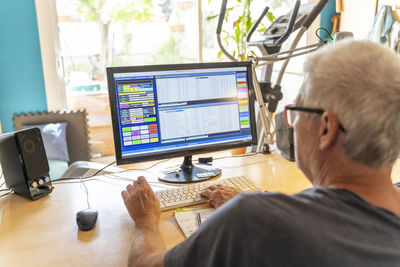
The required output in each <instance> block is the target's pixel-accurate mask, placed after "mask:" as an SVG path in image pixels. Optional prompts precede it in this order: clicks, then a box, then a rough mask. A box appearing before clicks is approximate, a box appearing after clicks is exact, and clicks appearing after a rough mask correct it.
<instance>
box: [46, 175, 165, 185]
mask: <svg viewBox="0 0 400 267" xmlns="http://www.w3.org/2000/svg"><path fill="white" fill-rule="evenodd" d="M102 178H108V179H112V180H122V181H129V182H134V181H136V179H129V178H125V177H118V176H113V175H112V174H103V175H102V177H101V178H98V177H91V178H87V179H85V181H92V180H98V181H102V182H103V181H104V180H103V179H102ZM71 180H72V179H70V180H68V181H61V182H60V183H59V182H58V181H54V182H53V184H76V183H80V181H71ZM148 183H149V184H150V185H151V186H157V187H162V188H169V186H168V185H163V184H160V183H158V182H149V181H148Z"/></svg>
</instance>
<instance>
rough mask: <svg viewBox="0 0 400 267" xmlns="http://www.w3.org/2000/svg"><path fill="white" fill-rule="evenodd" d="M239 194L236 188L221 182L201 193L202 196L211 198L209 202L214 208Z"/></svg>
mask: <svg viewBox="0 0 400 267" xmlns="http://www.w3.org/2000/svg"><path fill="white" fill-rule="evenodd" d="M239 194H240V193H239V192H238V191H237V190H236V189H235V188H233V187H229V186H223V185H220V184H218V185H212V186H209V187H207V188H206V189H205V190H204V191H203V192H201V193H200V195H201V196H203V197H206V198H208V199H209V201H208V203H209V204H210V205H211V206H212V207H214V208H218V207H220V206H221V205H222V204H224V203H225V202H227V201H228V200H229V199H231V198H233V197H235V196H237V195H239Z"/></svg>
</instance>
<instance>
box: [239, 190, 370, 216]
mask: <svg viewBox="0 0 400 267" xmlns="http://www.w3.org/2000/svg"><path fill="white" fill-rule="evenodd" d="M354 203H355V204H354ZM364 204H365V202H364V201H363V200H362V199H360V198H359V197H357V196H356V195H355V194H352V193H351V192H348V191H347V190H336V189H328V188H310V189H307V190H304V191H302V192H300V193H297V194H293V195H286V194H283V193H274V192H257V193H244V194H241V195H240V196H239V197H238V198H237V199H235V201H234V202H233V203H232V210H236V208H237V210H240V211H241V214H243V215H244V214H245V215H246V216H262V217H265V218H266V219H267V218H271V216H272V217H273V218H280V219H284V218H287V217H289V216H290V217H293V216H296V218H297V219H298V220H300V219H301V218H305V217H308V218H309V217H310V216H313V215H318V216H320V215H321V214H323V213H336V212H344V213H346V211H347V212H348V213H352V212H353V211H352V209H354V206H360V205H364ZM275 221H276V220H275Z"/></svg>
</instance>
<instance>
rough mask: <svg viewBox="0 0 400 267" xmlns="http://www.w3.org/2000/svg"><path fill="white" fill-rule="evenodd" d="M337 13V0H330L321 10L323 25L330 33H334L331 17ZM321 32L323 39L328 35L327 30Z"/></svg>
mask: <svg viewBox="0 0 400 267" xmlns="http://www.w3.org/2000/svg"><path fill="white" fill-rule="evenodd" d="M336 14H337V13H336V0H329V2H328V3H327V4H326V6H325V7H324V9H322V12H321V27H323V28H325V29H327V30H328V31H329V32H330V33H332V28H333V24H332V22H331V19H332V17H333V16H334V15H336ZM320 34H321V38H322V39H325V38H327V37H328V35H327V34H326V32H325V31H320Z"/></svg>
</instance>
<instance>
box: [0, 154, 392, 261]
mask: <svg viewBox="0 0 400 267" xmlns="http://www.w3.org/2000/svg"><path fill="white" fill-rule="evenodd" d="M180 161H181V159H172V160H170V161H168V162H163V163H160V164H159V165H158V166H156V167H155V168H153V169H151V171H154V172H155V171H157V170H159V169H162V168H163V167H166V166H170V165H171V164H177V163H179V162H180ZM214 164H215V165H216V166H219V167H221V168H222V176H221V177H220V178H224V177H230V176H237V175H247V176H249V177H251V178H252V179H253V180H254V181H255V182H256V183H257V184H258V185H260V186H261V187H262V188H264V189H267V190H269V191H280V192H284V193H287V194H292V193H296V192H299V191H301V190H303V189H305V188H308V187H310V183H309V182H308V180H307V179H306V178H305V176H304V175H303V174H302V173H301V172H300V171H299V170H298V169H297V167H296V164H295V163H291V162H288V161H286V160H285V159H283V158H281V157H280V156H278V155H276V154H272V155H256V156H248V157H235V158H225V159H220V160H217V161H215V162H214ZM151 165H152V163H146V164H143V163H142V164H136V165H131V166H129V167H130V168H132V167H136V168H145V167H147V166H151ZM138 175H144V176H146V177H147V178H148V180H149V181H153V182H157V176H156V175H155V174H154V173H149V172H147V173H146V172H133V173H131V177H132V178H136V177H137V176H138ZM393 177H396V179H393V181H394V182H398V181H399V179H398V178H400V164H399V162H398V163H397V164H396V165H395V168H394V170H393ZM129 183H130V182H129V181H124V180H116V179H110V178H104V177H99V178H98V179H95V180H91V181H87V182H86V186H87V188H88V190H89V199H90V204H91V206H92V208H95V209H98V210H99V218H98V221H97V225H96V227H95V228H94V229H93V230H91V231H88V232H81V231H78V228H77V225H76V221H75V216H76V213H77V212H78V211H79V210H82V209H85V208H86V195H85V193H84V191H83V190H82V189H81V188H80V184H79V183H65V184H55V185H54V186H55V189H54V191H53V192H52V193H51V194H50V195H49V196H46V197H44V198H42V199H40V200H37V201H30V200H27V199H24V198H22V197H20V196H18V195H15V194H11V195H8V196H7V197H4V198H1V199H0V209H2V211H3V214H2V220H1V224H0V266H55V265H57V266H125V265H126V262H127V257H128V251H129V247H130V240H131V239H132V238H133V229H132V225H133V223H132V221H131V219H130V217H129V215H128V213H127V211H126V210H125V207H124V204H123V201H122V198H121V195H120V192H121V190H122V189H124V188H125V186H126V185H127V184H129ZM160 230H161V235H162V237H163V240H164V243H165V245H166V247H167V248H171V247H173V246H174V245H176V244H177V243H179V242H180V241H182V240H184V236H183V234H182V232H181V230H180V228H179V226H178V225H177V223H176V221H175V219H174V217H173V211H168V212H163V213H162V215H161V225H160Z"/></svg>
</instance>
